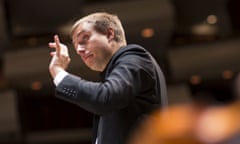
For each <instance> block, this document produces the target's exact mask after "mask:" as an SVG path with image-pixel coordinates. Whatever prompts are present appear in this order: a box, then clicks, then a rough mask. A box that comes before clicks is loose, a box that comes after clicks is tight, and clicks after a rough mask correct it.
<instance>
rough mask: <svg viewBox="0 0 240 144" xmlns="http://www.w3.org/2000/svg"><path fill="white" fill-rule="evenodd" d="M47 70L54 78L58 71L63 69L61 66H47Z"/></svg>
mask: <svg viewBox="0 0 240 144" xmlns="http://www.w3.org/2000/svg"><path fill="white" fill-rule="evenodd" d="M49 71H50V74H51V76H52V78H53V79H55V77H56V75H57V74H58V73H60V72H62V71H65V70H64V69H63V68H61V67H54V68H49Z"/></svg>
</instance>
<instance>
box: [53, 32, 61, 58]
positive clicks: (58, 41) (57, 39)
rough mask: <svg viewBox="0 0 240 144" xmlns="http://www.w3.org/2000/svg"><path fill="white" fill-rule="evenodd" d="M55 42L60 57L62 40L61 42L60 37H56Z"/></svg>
mask: <svg viewBox="0 0 240 144" xmlns="http://www.w3.org/2000/svg"><path fill="white" fill-rule="evenodd" d="M54 42H55V43H56V55H57V56H59V55H60V50H61V46H60V40H59V37H58V35H55V36H54Z"/></svg>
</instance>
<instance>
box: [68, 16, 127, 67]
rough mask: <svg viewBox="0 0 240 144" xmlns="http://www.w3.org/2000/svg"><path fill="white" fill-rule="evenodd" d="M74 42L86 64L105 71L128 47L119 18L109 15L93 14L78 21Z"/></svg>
mask: <svg viewBox="0 0 240 144" xmlns="http://www.w3.org/2000/svg"><path fill="white" fill-rule="evenodd" d="M71 36H72V41H73V44H74V47H75V49H76V51H77V53H78V54H79V55H80V56H81V58H82V59H83V61H84V63H85V64H86V65H87V66H88V67H89V68H91V69H92V70H96V71H103V70H104V69H105V67H106V65H107V64H108V62H109V60H110V59H111V57H112V55H113V54H114V53H115V52H116V51H117V50H118V49H119V48H120V47H121V46H125V45H126V39H125V33H124V30H123V27H122V24H121V22H120V20H119V18H118V17H117V16H116V15H112V14H109V13H105V12H101V13H93V14H90V15H88V16H85V17H83V18H81V19H80V20H78V21H77V22H76V23H75V24H74V25H73V27H72V31H71Z"/></svg>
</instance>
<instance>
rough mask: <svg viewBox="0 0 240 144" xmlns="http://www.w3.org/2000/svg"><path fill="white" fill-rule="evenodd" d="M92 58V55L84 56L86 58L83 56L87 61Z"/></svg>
mask: <svg viewBox="0 0 240 144" xmlns="http://www.w3.org/2000/svg"><path fill="white" fill-rule="evenodd" d="M92 56H93V55H92V54H87V55H84V56H83V60H84V61H86V60H88V59H89V58H91V57H92Z"/></svg>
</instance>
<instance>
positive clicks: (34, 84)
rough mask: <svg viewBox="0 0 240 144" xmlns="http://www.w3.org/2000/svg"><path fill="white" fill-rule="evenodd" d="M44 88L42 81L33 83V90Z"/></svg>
mask: <svg viewBox="0 0 240 144" xmlns="http://www.w3.org/2000/svg"><path fill="white" fill-rule="evenodd" d="M41 88H42V83H41V82H40V81H34V82H32V83H31V89H32V90H36V91H37V90H40V89H41Z"/></svg>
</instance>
